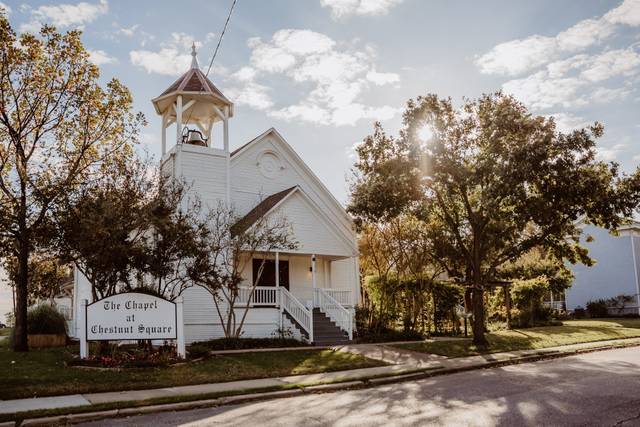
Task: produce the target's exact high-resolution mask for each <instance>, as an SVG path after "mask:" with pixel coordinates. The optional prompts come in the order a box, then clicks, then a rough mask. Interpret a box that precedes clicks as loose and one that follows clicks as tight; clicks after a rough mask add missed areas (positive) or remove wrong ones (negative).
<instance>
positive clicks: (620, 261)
mask: <svg viewBox="0 0 640 427" xmlns="http://www.w3.org/2000/svg"><path fill="white" fill-rule="evenodd" d="M583 231H584V234H585V235H590V236H592V237H593V241H592V242H583V245H584V246H585V247H587V248H588V249H589V255H590V256H591V257H592V258H593V259H595V260H596V264H595V265H594V266H593V267H586V266H584V265H582V264H576V265H574V266H571V269H572V271H573V274H574V275H575V280H574V282H573V285H572V286H571V288H569V289H568V290H567V292H566V295H565V298H566V305H567V310H569V311H571V310H574V309H575V308H576V307H582V308H586V305H587V303H588V302H589V301H593V300H597V299H601V298H602V299H609V298H612V297H616V296H618V295H628V296H631V297H633V302H630V303H628V304H626V305H625V308H624V310H623V311H622V312H621V314H640V276H639V271H640V223H639V222H633V223H632V224H630V225H626V226H624V227H621V228H620V230H619V234H618V235H617V236H614V235H612V234H610V233H609V231H608V230H605V229H603V228H599V227H595V226H593V225H585V226H584V229H583Z"/></svg>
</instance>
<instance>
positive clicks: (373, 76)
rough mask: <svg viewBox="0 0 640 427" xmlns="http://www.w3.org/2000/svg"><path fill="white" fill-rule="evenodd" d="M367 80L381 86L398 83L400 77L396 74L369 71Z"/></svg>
mask: <svg viewBox="0 0 640 427" xmlns="http://www.w3.org/2000/svg"><path fill="white" fill-rule="evenodd" d="M367 80H369V81H370V82H372V83H374V84H376V85H378V86H382V85H387V84H391V83H400V76H399V75H398V74H396V73H379V72H377V71H376V70H371V71H369V72H368V73H367Z"/></svg>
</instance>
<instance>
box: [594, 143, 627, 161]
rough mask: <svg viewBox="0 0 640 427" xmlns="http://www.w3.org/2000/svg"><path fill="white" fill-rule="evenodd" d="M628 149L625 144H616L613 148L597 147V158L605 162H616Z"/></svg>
mask: <svg viewBox="0 0 640 427" xmlns="http://www.w3.org/2000/svg"><path fill="white" fill-rule="evenodd" d="M625 148H626V145H625V144H616V145H614V146H613V147H608V148H607V147H597V149H596V150H597V154H596V157H597V158H598V159H600V160H603V161H605V162H612V161H614V160H616V158H617V157H618V154H620V152H621V151H623V150H624V149H625Z"/></svg>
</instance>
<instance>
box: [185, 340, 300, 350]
mask: <svg viewBox="0 0 640 427" xmlns="http://www.w3.org/2000/svg"><path fill="white" fill-rule="evenodd" d="M194 345H198V346H202V347H205V348H207V349H209V350H244V349H253V348H278V347H305V346H308V344H306V343H304V342H302V341H298V340H296V339H293V338H218V339H215V340H209V341H199V342H196V343H193V344H192V345H191V346H192V347H193V346H194Z"/></svg>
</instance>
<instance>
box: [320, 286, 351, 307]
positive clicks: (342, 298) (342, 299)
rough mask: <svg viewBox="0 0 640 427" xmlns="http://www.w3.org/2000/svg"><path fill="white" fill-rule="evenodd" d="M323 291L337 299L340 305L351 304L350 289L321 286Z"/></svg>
mask: <svg viewBox="0 0 640 427" xmlns="http://www.w3.org/2000/svg"><path fill="white" fill-rule="evenodd" d="M322 290H323V291H325V292H326V293H327V294H329V295H330V296H331V297H333V299H335V300H336V301H338V303H340V305H342V306H349V307H351V306H353V298H352V295H353V294H352V291H351V289H345V288H338V289H336V288H331V289H328V288H322Z"/></svg>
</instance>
